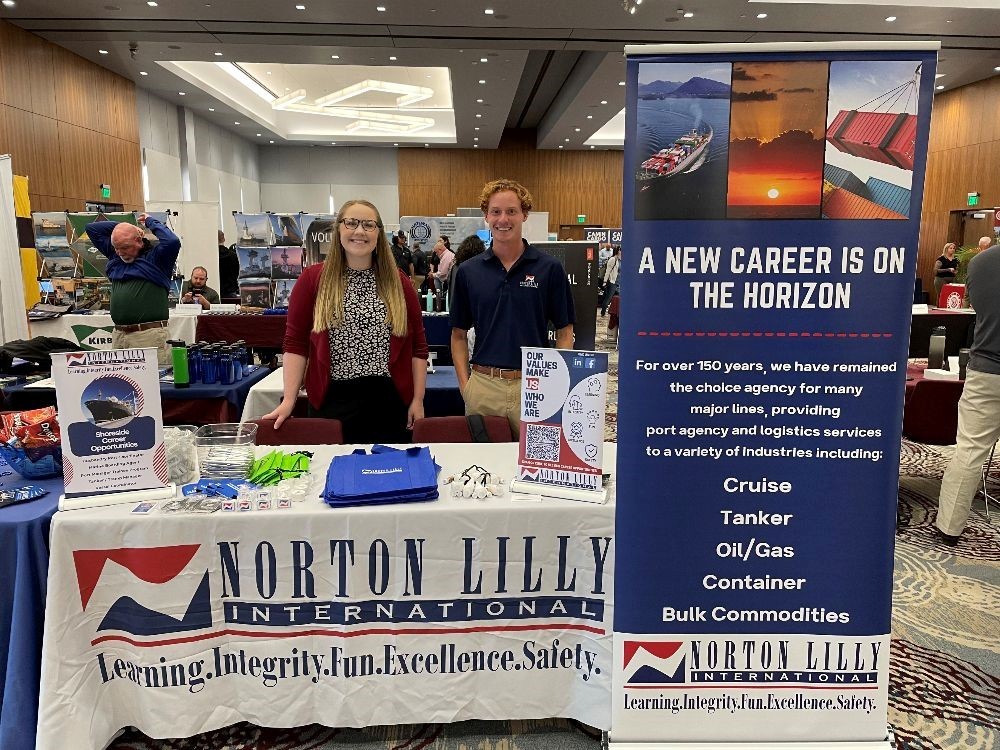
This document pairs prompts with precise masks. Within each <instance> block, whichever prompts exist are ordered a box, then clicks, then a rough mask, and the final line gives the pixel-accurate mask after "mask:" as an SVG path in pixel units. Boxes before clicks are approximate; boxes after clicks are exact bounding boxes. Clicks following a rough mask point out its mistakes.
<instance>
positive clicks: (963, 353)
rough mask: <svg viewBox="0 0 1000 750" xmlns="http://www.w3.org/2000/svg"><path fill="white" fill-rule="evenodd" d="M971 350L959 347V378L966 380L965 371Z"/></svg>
mask: <svg viewBox="0 0 1000 750" xmlns="http://www.w3.org/2000/svg"><path fill="white" fill-rule="evenodd" d="M969 354H970V352H969V350H968V349H959V350H958V379H959V380H965V371H966V369H967V368H968V366H969Z"/></svg>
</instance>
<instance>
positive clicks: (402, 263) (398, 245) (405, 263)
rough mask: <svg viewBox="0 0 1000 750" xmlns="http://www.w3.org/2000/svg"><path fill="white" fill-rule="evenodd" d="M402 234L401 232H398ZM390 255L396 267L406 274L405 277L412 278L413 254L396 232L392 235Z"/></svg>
mask: <svg viewBox="0 0 1000 750" xmlns="http://www.w3.org/2000/svg"><path fill="white" fill-rule="evenodd" d="M400 234H402V232H401V233H400ZM392 257H393V260H395V262H396V267H397V268H398V269H399V270H400V271H402V272H403V273H405V274H406V276H407V278H409V279H412V278H413V256H412V255H411V254H410V250H409V248H407V247H406V244H405V243H404V242H403V240H402V238H401V237H400V236H399V235H398V234H394V235H392Z"/></svg>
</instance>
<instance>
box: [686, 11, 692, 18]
mask: <svg viewBox="0 0 1000 750" xmlns="http://www.w3.org/2000/svg"><path fill="white" fill-rule="evenodd" d="M684 17H685V18H694V13H692V12H691V11H686V12H685V13H684Z"/></svg>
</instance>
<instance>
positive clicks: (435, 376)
mask: <svg viewBox="0 0 1000 750" xmlns="http://www.w3.org/2000/svg"><path fill="white" fill-rule="evenodd" d="M463 414H465V401H463V400H462V394H461V392H460V391H459V390H458V376H457V375H455V368H454V367H438V368H436V371H435V372H429V373H427V389H426V390H425V391H424V415H425V416H428V417H458V416H461V415H463Z"/></svg>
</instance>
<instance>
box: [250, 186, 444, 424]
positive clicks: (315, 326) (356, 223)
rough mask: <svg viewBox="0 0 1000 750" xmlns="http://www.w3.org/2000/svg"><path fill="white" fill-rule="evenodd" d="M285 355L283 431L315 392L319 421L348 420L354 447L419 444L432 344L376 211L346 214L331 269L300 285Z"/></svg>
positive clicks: (309, 272)
mask: <svg viewBox="0 0 1000 750" xmlns="http://www.w3.org/2000/svg"><path fill="white" fill-rule="evenodd" d="M283 351H284V354H283V356H282V362H283V370H284V375H283V383H284V393H283V397H282V400H281V403H280V404H279V405H278V407H277V408H276V409H275V410H274V411H272V412H271V413H270V414H266V415H265V419H274V420H275V422H274V426H275V429H277V428H278V427H280V426H281V424H282V422H284V421H285V420H286V419H288V418H289V417H290V416H291V414H292V411H293V409H294V408H295V402H296V399H297V398H298V393H299V388H300V387H301V386H302V384H303V382H305V388H306V396H307V397H308V400H309V416H317V417H328V418H331V419H339V420H340V421H341V423H342V424H343V428H344V439H345V441H346V442H348V443H381V442H384V443H402V442H409V435H408V434H407V430H408V429H410V428H412V427H413V422H414V421H415V420H417V419H420V418H422V417H423V416H424V386H425V383H426V379H427V340H426V338H425V336H424V324H423V318H422V317H421V313H420V304H419V302H418V300H417V295H416V292H415V291H414V290H413V285H412V284H411V283H410V279H409V277H407V276H404V275H403V274H402V273H401V272H400V271H399V269H398V268H397V267H396V262H395V260H394V258H393V255H392V251H391V250H390V249H389V243H388V241H387V240H386V236H385V231H384V226H383V224H382V217H381V216H380V215H379V212H378V209H377V208H375V206H374V205H372V204H371V203H369V202H368V201H363V200H354V201H348V202H347V203H345V204H344V205H343V206H342V207H341V209H340V211H339V212H338V213H337V219H336V223H335V225H334V231H333V237H332V242H331V246H330V251H329V252H328V253H327V256H326V260H325V261H324V262H322V263H319V264H317V265H312V266H310V267H309V268H307V269H306V270H305V271H304V272H303V273H302V276H301V277H299V280H298V281H297V282H296V283H295V287H294V288H293V289H292V297H291V300H290V302H289V305H288V319H287V322H286V324H285V339H284V346H283Z"/></svg>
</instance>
